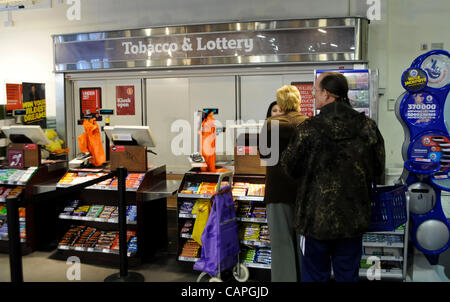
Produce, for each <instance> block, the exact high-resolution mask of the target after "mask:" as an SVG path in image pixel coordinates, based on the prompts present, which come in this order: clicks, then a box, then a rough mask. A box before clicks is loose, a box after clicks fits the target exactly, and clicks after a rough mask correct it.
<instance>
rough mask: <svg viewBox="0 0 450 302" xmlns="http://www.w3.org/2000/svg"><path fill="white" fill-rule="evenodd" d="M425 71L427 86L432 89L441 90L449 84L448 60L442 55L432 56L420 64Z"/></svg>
mask: <svg viewBox="0 0 450 302" xmlns="http://www.w3.org/2000/svg"><path fill="white" fill-rule="evenodd" d="M422 69H423V70H425V71H426V73H427V75H428V79H429V85H430V87H432V88H441V87H444V86H445V85H447V84H449V80H450V79H449V74H448V72H449V69H450V59H449V58H448V57H447V56H444V55H432V56H430V57H428V58H427V59H426V60H425V61H424V62H423V64H422Z"/></svg>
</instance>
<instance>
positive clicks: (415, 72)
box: [409, 69, 417, 77]
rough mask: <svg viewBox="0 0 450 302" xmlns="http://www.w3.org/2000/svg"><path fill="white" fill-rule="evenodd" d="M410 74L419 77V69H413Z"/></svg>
mask: <svg viewBox="0 0 450 302" xmlns="http://www.w3.org/2000/svg"><path fill="white" fill-rule="evenodd" d="M409 75H410V76H412V77H417V70H415V69H413V70H411V71H410V72H409Z"/></svg>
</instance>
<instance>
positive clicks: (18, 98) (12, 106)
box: [6, 84, 23, 110]
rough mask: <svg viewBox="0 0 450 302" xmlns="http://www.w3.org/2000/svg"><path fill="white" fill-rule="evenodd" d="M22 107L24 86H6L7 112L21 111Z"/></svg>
mask: <svg viewBox="0 0 450 302" xmlns="http://www.w3.org/2000/svg"><path fill="white" fill-rule="evenodd" d="M20 109H23V105H22V84H6V110H20Z"/></svg>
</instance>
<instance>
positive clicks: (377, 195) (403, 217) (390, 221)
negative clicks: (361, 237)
mask: <svg viewBox="0 0 450 302" xmlns="http://www.w3.org/2000/svg"><path fill="white" fill-rule="evenodd" d="M407 191H408V187H407V186H406V185H395V186H377V187H375V188H374V191H373V198H372V202H371V217H370V226H369V231H370V232H390V231H394V230H395V229H397V228H398V227H399V226H401V225H403V224H405V223H406V221H407V220H408V216H407V212H406V210H407V209H406V192H407Z"/></svg>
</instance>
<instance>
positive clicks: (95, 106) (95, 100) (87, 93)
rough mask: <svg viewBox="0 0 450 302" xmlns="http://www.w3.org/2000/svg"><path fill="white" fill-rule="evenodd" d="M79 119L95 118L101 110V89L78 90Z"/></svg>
mask: <svg viewBox="0 0 450 302" xmlns="http://www.w3.org/2000/svg"><path fill="white" fill-rule="evenodd" d="M80 102H81V118H83V117H84V116H86V115H92V116H95V115H96V114H98V113H99V111H100V108H102V89H101V88H80Z"/></svg>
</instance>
